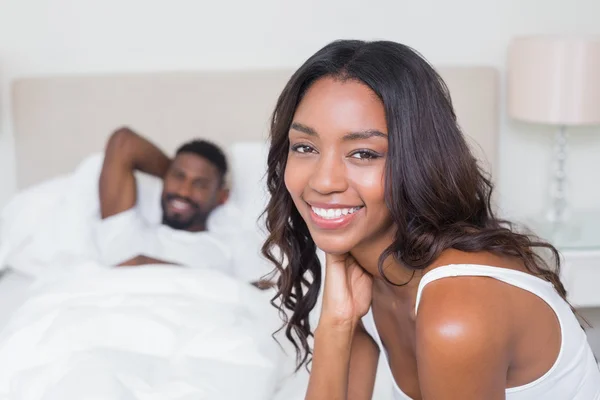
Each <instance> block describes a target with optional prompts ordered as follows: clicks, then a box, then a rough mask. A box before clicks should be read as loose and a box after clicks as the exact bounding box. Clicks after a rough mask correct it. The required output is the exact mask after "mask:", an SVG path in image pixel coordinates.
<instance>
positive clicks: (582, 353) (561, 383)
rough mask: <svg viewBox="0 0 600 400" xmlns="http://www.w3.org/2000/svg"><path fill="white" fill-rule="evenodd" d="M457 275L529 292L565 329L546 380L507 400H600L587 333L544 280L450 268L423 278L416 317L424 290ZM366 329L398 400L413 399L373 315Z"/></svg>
mask: <svg viewBox="0 0 600 400" xmlns="http://www.w3.org/2000/svg"><path fill="white" fill-rule="evenodd" d="M455 276H485V277H490V278H495V279H498V280H500V281H502V282H506V283H508V284H510V285H513V286H516V287H519V288H521V289H524V290H527V291H529V292H531V293H533V294H535V295H536V296H538V297H540V298H541V299H542V300H544V301H545V302H546V303H547V304H548V305H549V306H550V307H551V308H552V310H553V311H554V312H555V313H556V316H557V318H558V321H559V324H560V329H561V339H562V340H561V346H560V351H559V353H558V357H557V359H556V361H555V363H554V365H553V366H552V367H551V368H550V369H549V370H548V372H546V373H545V374H544V375H543V376H542V377H540V378H538V379H536V380H535V381H533V382H530V383H528V384H526V385H523V386H518V387H512V388H508V389H506V400H539V399H544V400H600V370H599V369H598V364H596V361H595V359H594V355H593V354H592V350H591V348H590V345H589V343H588V341H587V338H586V335H585V332H584V331H583V329H582V328H581V326H580V325H579V322H578V321H577V318H575V315H574V314H573V312H572V311H571V308H570V307H569V305H568V304H567V303H566V302H565V301H564V300H563V299H562V298H561V297H560V295H559V294H558V292H557V291H556V290H555V289H554V286H553V285H552V284H551V283H550V282H548V281H545V280H543V279H540V278H537V277H535V276H533V275H529V274H526V273H524V272H520V271H515V270H511V269H506V268H498V267H491V266H486V265H472V264H461V265H447V266H443V267H439V268H436V269H433V270H431V271H429V272H427V273H426V274H425V275H423V278H422V279H421V282H420V283H419V288H418V290H417V301H416V306H415V314H416V312H417V310H418V308H419V302H420V300H421V294H422V292H423V288H424V287H425V286H426V285H427V284H428V283H430V282H433V281H436V280H438V279H442V278H447V277H455ZM362 321H363V325H364V327H365V330H366V331H367V332H368V333H369V335H371V337H372V338H373V340H375V343H377V346H379V349H380V351H381V353H382V354H383V355H384V357H385V361H386V362H385V364H386V365H387V370H388V373H389V376H390V377H391V379H392V382H394V384H393V393H394V396H393V398H394V399H395V400H411V399H410V397H408V396H407V395H405V394H404V393H403V392H402V390H400V388H399V387H398V385H397V384H396V382H395V380H394V378H393V376H392V371H391V368H390V366H389V360H388V356H387V352H386V350H385V348H384V347H383V344H382V342H381V339H380V337H379V333H378V332H377V328H376V327H375V321H374V320H373V312H372V310H369V312H368V313H367V314H366V315H365V316H364V317H363V318H362Z"/></svg>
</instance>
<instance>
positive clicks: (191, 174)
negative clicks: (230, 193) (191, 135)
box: [161, 153, 227, 232]
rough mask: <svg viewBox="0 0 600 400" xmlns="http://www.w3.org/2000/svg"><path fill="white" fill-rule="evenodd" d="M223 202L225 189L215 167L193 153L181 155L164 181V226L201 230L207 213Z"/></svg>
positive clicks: (162, 203) (204, 224) (162, 200)
mask: <svg viewBox="0 0 600 400" xmlns="http://www.w3.org/2000/svg"><path fill="white" fill-rule="evenodd" d="M226 200H227V190H226V189H225V187H224V185H223V181H222V177H221V175H220V173H219V170H218V169H217V167H216V166H215V165H213V164H212V163H211V162H210V161H208V160H206V159H205V158H203V157H200V156H198V155H196V154H194V153H180V154H178V155H177V157H175V159H174V160H173V163H172V164H171V166H170V167H169V170H168V171H167V174H166V175H165V178H164V187H163V193H162V198H161V205H162V210H163V224H165V225H167V226H170V227H171V228H173V229H182V230H186V231H190V232H199V231H203V230H205V229H206V220H207V219H208V215H209V214H210V212H211V211H212V210H214V209H215V208H216V207H217V206H219V205H221V204H223V203H224V202H225V201H226Z"/></svg>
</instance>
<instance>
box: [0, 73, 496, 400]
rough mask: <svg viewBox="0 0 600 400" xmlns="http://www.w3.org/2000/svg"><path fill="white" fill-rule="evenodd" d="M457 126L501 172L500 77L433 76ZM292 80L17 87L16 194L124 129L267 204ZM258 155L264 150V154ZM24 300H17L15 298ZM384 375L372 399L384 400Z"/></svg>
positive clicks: (9, 292) (5, 282)
mask: <svg viewBox="0 0 600 400" xmlns="http://www.w3.org/2000/svg"><path fill="white" fill-rule="evenodd" d="M438 70H439V72H440V73H441V75H442V77H443V78H444V80H445V81H446V83H447V85H448V87H449V89H450V93H451V96H452V99H453V102H454V105H455V108H456V111H457V115H458V119H459V123H460V125H461V127H462V128H463V131H464V132H465V133H466V135H467V137H468V140H469V143H470V144H471V146H472V149H473V151H474V152H475V154H476V155H477V157H478V158H479V159H480V160H481V162H482V165H484V167H485V168H486V169H487V170H488V171H490V172H492V173H494V171H496V170H497V151H498V104H499V103H498V74H497V71H496V70H495V69H494V68H491V67H485V66H478V67H472V66H464V67H462V66H454V67H439V69H438ZM291 73H292V71H291V70H244V71H201V72H164V73H145V74H141V73H140V74H115V75H102V76H51V77H30V78H23V79H19V80H17V81H15V82H13V86H12V110H13V119H14V121H13V122H14V127H15V132H14V135H15V151H16V160H17V165H16V172H17V186H18V188H19V189H20V190H22V189H26V188H31V187H35V186H36V185H39V184H40V183H42V182H46V181H48V180H49V179H53V178H55V177H57V176H61V175H63V174H67V173H69V172H70V171H72V170H73V169H74V168H76V166H78V165H79V164H80V163H81V162H82V161H83V160H85V159H86V157H89V155H90V154H93V153H97V152H100V151H101V150H102V149H103V146H104V144H105V141H106V139H107V137H108V135H109V134H110V133H111V132H112V131H114V130H115V129H116V128H118V127H120V126H129V127H131V128H133V129H134V130H136V131H138V132H140V133H143V134H144V135H146V136H148V137H149V138H151V139H152V140H153V141H154V142H155V143H157V144H159V146H161V147H162V148H163V149H165V150H166V151H167V152H168V153H172V152H173V151H174V149H175V148H176V147H177V146H178V145H180V144H181V143H183V142H184V141H186V140H189V139H190V138H194V137H201V138H204V139H208V140H212V141H214V142H216V143H218V144H220V145H221V146H223V147H224V148H225V149H226V151H227V152H228V153H229V155H230V160H231V164H232V168H231V177H230V179H231V182H232V192H233V193H232V198H233V199H234V200H236V199H237V201H238V202H240V203H244V204H246V205H248V207H254V208H253V209H252V210H251V211H252V212H251V213H249V215H251V216H252V218H254V217H255V216H257V213H258V211H259V208H260V207H258V209H257V207H256V204H258V205H260V204H264V199H262V198H259V199H256V198H253V197H256V196H260V193H261V192H260V191H257V190H254V189H252V188H254V187H260V185H261V184H262V180H261V179H262V173H263V172H264V157H265V152H264V148H265V144H266V137H267V129H268V123H269V117H270V113H271V111H272V109H273V106H274V104H275V101H276V98H277V95H278V94H279V92H280V91H281V89H282V88H283V86H284V85H285V82H286V81H287V79H288V78H289V77H290V75H291ZM260 149H263V151H261V150H260ZM29 282H30V281H29V280H28V279H27V278H26V277H23V276H19V275H18V274H15V273H13V272H10V271H8V272H6V273H5V274H4V277H3V279H1V280H0V313H1V314H2V315H0V326H2V324H3V323H5V321H7V320H8V318H9V316H10V314H11V313H12V311H13V310H14V309H15V307H17V306H18V305H19V304H21V303H22V301H23V300H24V295H22V293H24V291H23V290H22V288H24V287H26V286H28V285H29ZM14 293H21V296H20V298H19V297H15V296H13V294H14ZM305 384H306V374H305V373H303V372H301V373H300V374H299V375H296V376H293V377H291V378H289V379H288V381H286V382H285V383H284V384H281V385H279V389H278V390H279V391H278V395H277V396H278V397H277V399H278V400H279V399H281V400H282V399H295V398H298V399H301V398H303V390H304V388H305ZM388 385H389V377H387V376H384V375H383V374H380V375H379V376H378V379H377V387H376V393H377V394H376V396H375V398H378V399H379V398H381V399H386V398H389V389H388V388H389V386H388Z"/></svg>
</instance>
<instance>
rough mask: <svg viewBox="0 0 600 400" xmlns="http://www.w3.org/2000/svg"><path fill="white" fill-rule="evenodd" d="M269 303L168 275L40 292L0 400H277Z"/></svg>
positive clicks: (17, 336)
mask: <svg viewBox="0 0 600 400" xmlns="http://www.w3.org/2000/svg"><path fill="white" fill-rule="evenodd" d="M269 295H270V293H269V294H267V293H264V292H260V291H258V290H256V289H254V288H253V287H251V286H250V285H248V284H246V283H241V282H238V281H236V280H233V279H231V278H228V277H227V276H225V275H223V274H221V273H219V272H215V271H212V270H209V269H205V270H203V269H198V270H193V269H185V268H174V267H160V266H151V267H144V268H121V269H105V268H102V267H101V266H94V265H90V266H88V267H87V268H86V272H85V273H80V274H73V275H71V276H70V277H69V278H68V279H64V278H61V279H59V280H54V281H47V282H45V283H43V284H39V285H38V287H37V288H35V290H34V294H33V296H32V297H31V298H30V299H29V300H28V301H27V302H26V303H25V304H24V306H23V307H22V308H21V309H20V310H19V311H18V312H17V313H16V314H15V315H14V317H13V318H12V320H11V321H10V322H9V324H8V326H7V327H6V328H5V329H4V330H3V331H2V333H0V399H7V400H8V399H10V400H42V399H43V400H81V399H83V398H85V399H89V400H92V399H94V400H96V399H97V400H100V399H102V400H104V399H106V400H109V399H110V400H134V399H135V400H138V399H139V400H159V399H160V400H171V399H173V400H174V399H178V400H184V399H190V400H191V399H195V400H198V399H223V400H228V399H231V400H234V399H236V400H237V399H242V398H243V399H245V400H252V399H256V400H259V399H260V400H264V399H269V398H271V397H272V395H273V392H274V390H275V385H276V382H277V379H278V378H279V375H278V372H280V371H278V368H279V367H278V364H279V363H280V361H281V358H282V352H281V350H280V348H279V347H278V345H277V343H276V342H275V341H274V340H273V339H272V338H271V333H272V332H273V331H274V330H275V329H276V327H277V326H278V324H279V321H278V317H277V314H276V312H275V311H274V310H273V309H272V307H271V306H270V305H269V302H268V296H269Z"/></svg>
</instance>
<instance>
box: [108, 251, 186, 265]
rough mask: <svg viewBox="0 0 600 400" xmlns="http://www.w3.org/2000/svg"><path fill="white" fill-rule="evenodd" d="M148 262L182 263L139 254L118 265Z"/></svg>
mask: <svg viewBox="0 0 600 400" xmlns="http://www.w3.org/2000/svg"><path fill="white" fill-rule="evenodd" d="M148 264H168V265H180V264H177V263H174V262H171V261H164V260H159V259H157V258H152V257H148V256H145V255H143V254H140V255H139V256H136V257H133V258H132V259H129V260H127V261H123V262H122V263H120V264H118V265H117V267H139V266H141V265H148Z"/></svg>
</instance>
